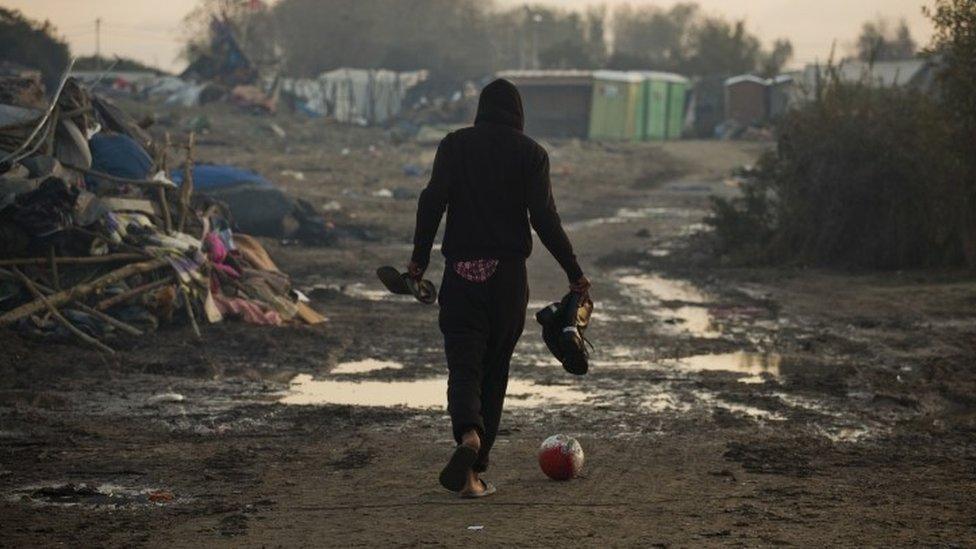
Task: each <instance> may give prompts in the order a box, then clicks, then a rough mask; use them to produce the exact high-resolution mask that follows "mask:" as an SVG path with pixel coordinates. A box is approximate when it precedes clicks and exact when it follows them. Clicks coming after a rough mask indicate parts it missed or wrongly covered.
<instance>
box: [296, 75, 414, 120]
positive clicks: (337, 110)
mask: <svg viewBox="0 0 976 549" xmlns="http://www.w3.org/2000/svg"><path fill="white" fill-rule="evenodd" d="M427 74H428V73H427V71H425V70H421V71H411V72H395V71H390V70H386V69H336V70H334V71H329V72H325V73H322V74H321V75H319V77H318V78H315V79H285V80H283V81H282V83H281V84H282V91H284V92H286V93H289V94H291V95H293V96H294V97H296V98H298V99H299V100H300V101H301V102H302V105H301V108H302V110H304V111H305V112H308V113H310V114H314V115H318V116H330V117H332V118H334V119H336V120H338V121H339V122H344V123H347V124H358V125H361V126H368V125H381V124H385V123H387V122H389V121H390V120H391V119H393V118H395V117H396V116H397V115H399V114H400V112H401V111H402V110H403V103H404V99H405V98H406V95H407V92H408V91H409V90H410V89H411V88H413V87H414V86H416V85H417V84H419V83H421V82H423V81H425V80H426V79H427Z"/></svg>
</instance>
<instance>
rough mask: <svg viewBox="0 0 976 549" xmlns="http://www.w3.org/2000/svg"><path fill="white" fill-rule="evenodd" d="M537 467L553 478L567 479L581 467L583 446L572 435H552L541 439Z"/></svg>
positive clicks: (577, 472) (576, 473)
mask: <svg viewBox="0 0 976 549" xmlns="http://www.w3.org/2000/svg"><path fill="white" fill-rule="evenodd" d="M539 467H540V468H541V469H542V472H543V473H545V474H546V476H547V477H549V478H551V479H553V480H569V479H571V478H573V477H575V476H576V475H578V474H579V472H580V470H581V469H583V447H582V446H580V443H579V442H578V441H577V440H576V439H575V438H573V437H568V436H566V435H553V436H551V437H549V438H547V439H546V440H544V441H542V446H541V447H540V448H539Z"/></svg>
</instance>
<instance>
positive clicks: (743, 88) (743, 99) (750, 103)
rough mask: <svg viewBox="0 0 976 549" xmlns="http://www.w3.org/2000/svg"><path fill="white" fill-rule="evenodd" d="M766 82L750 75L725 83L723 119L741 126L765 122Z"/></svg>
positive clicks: (767, 113) (766, 113)
mask: <svg viewBox="0 0 976 549" xmlns="http://www.w3.org/2000/svg"><path fill="white" fill-rule="evenodd" d="M767 89H768V81H767V80H766V79H764V78H760V77H758V76H754V75H751V74H743V75H741V76H734V77H732V78H729V79H728V80H726V81H725V119H726V120H733V121H735V122H737V123H738V124H740V125H742V126H752V125H754V124H758V123H762V122H765V121H766V118H767V117H768V115H769V102H768V96H767Z"/></svg>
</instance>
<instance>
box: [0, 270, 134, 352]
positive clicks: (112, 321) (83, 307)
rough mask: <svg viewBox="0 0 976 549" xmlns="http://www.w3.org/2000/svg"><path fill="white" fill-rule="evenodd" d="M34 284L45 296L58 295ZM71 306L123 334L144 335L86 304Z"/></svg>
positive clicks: (0, 271) (7, 272)
mask: <svg viewBox="0 0 976 549" xmlns="http://www.w3.org/2000/svg"><path fill="white" fill-rule="evenodd" d="M0 273H2V274H5V275H8V276H10V275H11V274H12V273H11V272H10V271H7V270H4V269H0ZM34 284H35V285H36V286H37V287H38V288H40V290H41V291H42V292H44V293H45V294H48V295H50V294H55V293H57V292H56V291H55V290H52V289H51V288H48V287H47V286H45V285H43V284H41V283H40V282H35V283H34ZM71 306H72V307H76V308H78V309H81V310H82V311H85V312H86V313H88V314H90V315H92V316H95V317H98V318H100V319H102V320H103V321H105V322H106V323H108V324H111V325H112V326H115V327H116V328H118V329H120V330H122V331H123V332H126V333H129V334H132V335H134V336H141V335H142V330H140V329H138V328H136V327H135V326H133V325H131V324H127V323H125V322H122V321H121V320H119V319H117V318H115V317H113V316H109V315H107V314H105V313H103V312H101V311H96V310H95V309H92V308H91V307H89V306H88V305H85V304H84V303H82V302H80V301H72V302H71Z"/></svg>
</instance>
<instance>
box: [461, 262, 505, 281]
mask: <svg viewBox="0 0 976 549" xmlns="http://www.w3.org/2000/svg"><path fill="white" fill-rule="evenodd" d="M497 268H498V260H497V259H474V260H471V261H458V262H457V263H455V264H454V272H456V273H457V274H458V276H460V277H461V278H463V279H465V280H467V281H469V282H484V281H486V280H488V279H489V278H491V275H493V274H495V269H497Z"/></svg>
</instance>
